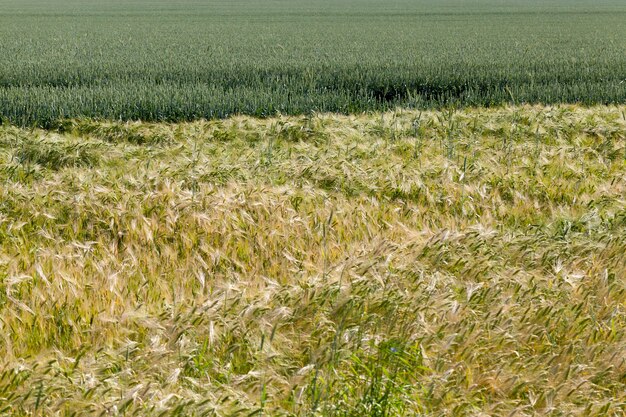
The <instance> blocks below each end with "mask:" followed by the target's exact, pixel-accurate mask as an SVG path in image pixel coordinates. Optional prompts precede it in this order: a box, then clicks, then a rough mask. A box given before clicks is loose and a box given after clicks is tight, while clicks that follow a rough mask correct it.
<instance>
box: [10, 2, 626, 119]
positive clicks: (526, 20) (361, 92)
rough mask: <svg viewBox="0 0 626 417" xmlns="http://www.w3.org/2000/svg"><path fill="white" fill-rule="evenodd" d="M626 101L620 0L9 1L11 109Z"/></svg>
mask: <svg viewBox="0 0 626 417" xmlns="http://www.w3.org/2000/svg"><path fill="white" fill-rule="evenodd" d="M451 102H453V103H458V104H462V105H480V106H487V105H494V104H501V103H503V102H532V103H562V102H568V103H584V104H594V103H624V102H626V3H625V2H623V1H621V0H573V1H570V0H546V1H538V0H526V1H513V0H475V1H469V0H441V1H435V0H413V1H411V0H385V1H374V0H341V1H336V0H307V1H304V0H293V1H287V0H268V1H262V0H257V1H252V0H239V1H215V0H208V1H198V0H195V1H194V0H181V1H176V2H174V1H165V0H152V1H148V0H134V1H120V0H113V1H106V2H102V1H95V0H83V1H79V0H50V1H48V0H46V1H43V0H20V1H17V0H0V115H1V116H2V117H3V118H4V119H8V120H9V121H11V122H13V123H18V124H20V125H33V124H36V125H40V126H50V125H52V124H53V122H54V121H55V120H56V119H58V118H64V117H76V116H87V117H98V118H106V119H124V120H126V119H142V120H165V121H176V120H191V119H197V118H214V117H223V116H228V115H231V114H250V115H258V116H271V115H275V114H277V113H282V114H301V113H310V112H312V111H339V112H354V111H363V110H377V109H378V110H380V109H388V108H394V107H395V106H403V107H431V106H440V105H442V104H443V105H445V104H449V103H451Z"/></svg>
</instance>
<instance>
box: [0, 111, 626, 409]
mask: <svg viewBox="0 0 626 417" xmlns="http://www.w3.org/2000/svg"><path fill="white" fill-rule="evenodd" d="M57 125H58V126H57V127H56V128H55V129H54V130H41V129H37V128H19V127H15V126H7V125H5V126H2V127H0V414H2V415H11V416H44V415H45V416H52V415H59V416H73V415H120V416H121V415H125V416H131V415H137V416H172V415H179V416H210V415H219V416H235V415H237V416H250V415H268V416H279V415H285V416H305V415H307V416H402V415H411V416H415V415H423V416H466V415H473V416H478V415H484V416H487V415H489V416H513V415H516V416H565V415H567V416H623V415H624V413H626V357H625V356H624V352H626V334H625V333H626V106H624V105H621V106H595V107H580V106H573V105H559V106H548V107H547V106H528V105H526V106H506V107H498V108H493V109H472V108H466V109H453V108H450V109H447V110H438V111H426V110H424V111H417V110H401V109H398V110H396V111H392V112H385V113H371V114H359V115H350V116H342V115H338V114H312V115H305V116H281V117H272V118H264V119H257V118H251V117H247V116H237V117H231V118H228V119H225V120H214V121H201V120H200V121H195V122H189V123H178V124H170V123H145V122H113V121H108V122H97V121H93V120H92V119H74V120H66V121H64V122H63V123H57Z"/></svg>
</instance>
